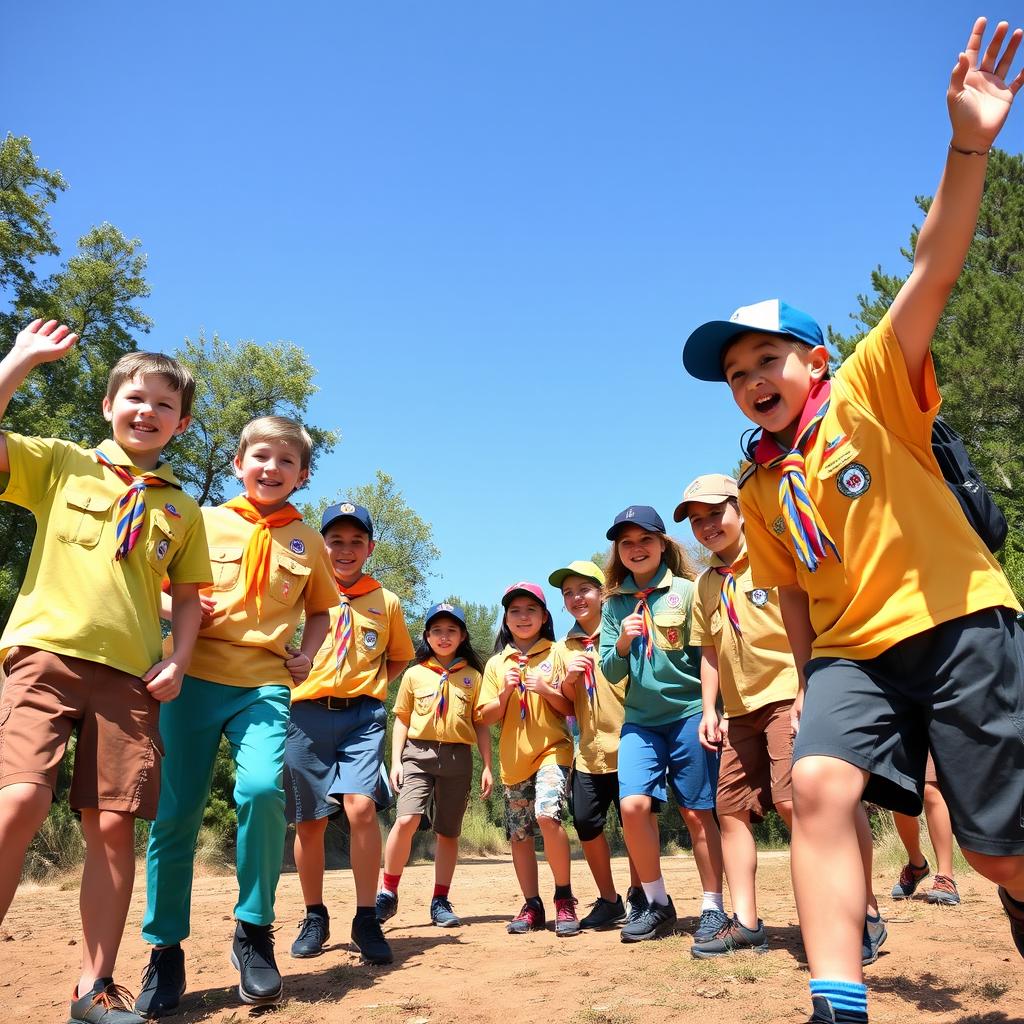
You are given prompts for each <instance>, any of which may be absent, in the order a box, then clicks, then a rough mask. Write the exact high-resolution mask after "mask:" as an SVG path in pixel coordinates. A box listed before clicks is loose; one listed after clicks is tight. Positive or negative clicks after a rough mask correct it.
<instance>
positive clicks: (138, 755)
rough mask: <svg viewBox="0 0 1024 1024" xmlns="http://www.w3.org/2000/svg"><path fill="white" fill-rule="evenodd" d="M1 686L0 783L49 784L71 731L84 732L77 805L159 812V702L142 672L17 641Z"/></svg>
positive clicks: (71, 798)
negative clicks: (39, 648)
mask: <svg viewBox="0 0 1024 1024" xmlns="http://www.w3.org/2000/svg"><path fill="white" fill-rule="evenodd" d="M4 669H5V672H6V677H5V680H4V685H3V691H2V692H0V789H2V788H4V787H5V786H11V785H13V784H14V783H16V782H34V783H36V784H38V785H42V786H49V787H50V789H51V790H52V791H53V792H54V793H56V789H57V772H58V769H59V768H60V762H61V759H62V758H63V757H64V751H65V750H66V749H67V745H68V739H69V738H70V736H71V733H72V731H74V732H76V733H77V735H78V743H77V746H76V747H75V768H74V773H73V775H72V778H71V792H70V793H69V795H68V802H69V803H70V804H71V806H72V808H74V809H75V810H76V811H77V810H82V809H84V808H97V809H99V810H104V811H127V812H128V813H130V814H133V815H134V816H135V817H137V818H148V819H150V820H152V819H153V818H155V817H156V807H157V801H158V800H159V797H160V759H161V758H162V757H163V752H164V749H163V745H162V744H161V742H160V729H159V721H160V704H159V701H157V700H155V699H154V698H153V697H151V696H150V695H149V693H148V692H147V691H146V687H145V686H144V685H143V683H142V681H141V680H140V679H139V677H138V676H132V675H128V673H127V672H120V671H118V670H117V669H114V668H110V667H109V666H108V665H101V664H99V663H98V662H95V661H85V660H83V659H82V658H71V657H67V656H66V655H60V654H51V653H50V652H49V651H40V650H38V649H36V648H34V647H15V648H13V649H12V650H11V652H10V653H9V654H8V656H7V660H6V661H5V662H4Z"/></svg>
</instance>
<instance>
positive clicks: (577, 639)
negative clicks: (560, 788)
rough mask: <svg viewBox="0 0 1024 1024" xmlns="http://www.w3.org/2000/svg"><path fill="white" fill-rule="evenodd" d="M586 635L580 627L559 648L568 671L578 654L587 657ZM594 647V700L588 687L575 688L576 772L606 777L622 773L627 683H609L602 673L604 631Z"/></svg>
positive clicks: (579, 685)
mask: <svg viewBox="0 0 1024 1024" xmlns="http://www.w3.org/2000/svg"><path fill="white" fill-rule="evenodd" d="M585 639H586V634H585V633H584V632H583V630H582V629H580V627H579V626H578V625H574V626H573V627H572V629H570V630H569V632H568V634H567V635H566V637H565V639H564V640H563V641H562V642H561V643H560V644H559V647H560V649H561V654H562V657H563V659H564V661H565V664H566V666H567V667H568V664H569V662H570V661H571V660H572V658H573V656H574V655H576V654H584V653H586V648H585V647H584V645H583V641H584V640H585ZM590 639H591V640H593V643H594V650H593V655H594V665H595V669H594V700H593V702H591V700H590V698H589V697H588V696H587V687H586V684H585V683H584V682H583V680H582V679H580V681H579V683H578V684H577V686H576V698H575V711H576V724H577V726H578V727H579V730H580V746H579V750H578V751H577V752H576V768H577V770H579V771H581V772H587V774H589V775H606V774H608V773H609V772H614V771H618V769H619V733H620V732H621V731H622V723H623V722H624V721H625V720H626V683H627V682H628V679H627V678H623V679H622V680H620V681H619V682H618V683H610V682H608V680H607V679H605V677H604V673H602V671H601V658H600V652H599V647H600V639H601V630H600V628H598V630H597V632H596V633H595V634H594V635H593V636H592V637H591V638H590Z"/></svg>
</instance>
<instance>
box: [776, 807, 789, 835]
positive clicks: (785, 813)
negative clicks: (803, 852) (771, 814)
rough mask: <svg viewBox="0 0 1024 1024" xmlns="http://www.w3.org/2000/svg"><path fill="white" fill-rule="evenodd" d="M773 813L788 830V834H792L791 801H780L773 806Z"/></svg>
mask: <svg viewBox="0 0 1024 1024" xmlns="http://www.w3.org/2000/svg"><path fill="white" fill-rule="evenodd" d="M775 813H776V814H777V815H778V816H779V817H780V818H781V819H782V821H783V823H784V824H785V826H786V828H788V829H789V834H790V835H792V834H793V801H792V800H780V801H779V802H778V803H777V804H776V805H775Z"/></svg>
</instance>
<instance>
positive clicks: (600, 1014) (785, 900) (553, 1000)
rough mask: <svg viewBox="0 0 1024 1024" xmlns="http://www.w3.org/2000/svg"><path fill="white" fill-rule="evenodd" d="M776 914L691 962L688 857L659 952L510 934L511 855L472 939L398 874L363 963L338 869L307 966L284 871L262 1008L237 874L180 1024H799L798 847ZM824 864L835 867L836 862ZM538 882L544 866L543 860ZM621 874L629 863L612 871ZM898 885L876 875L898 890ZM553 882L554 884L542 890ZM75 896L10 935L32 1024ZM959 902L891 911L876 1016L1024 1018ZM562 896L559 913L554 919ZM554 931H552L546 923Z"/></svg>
mask: <svg viewBox="0 0 1024 1024" xmlns="http://www.w3.org/2000/svg"><path fill="white" fill-rule="evenodd" d="M762 858H763V859H762V867H761V874H760V892H761V898H762V916H763V917H764V918H765V920H766V922H767V923H768V926H769V936H770V943H771V951H770V952H769V953H768V954H766V955H763V956H757V957H755V956H754V955H753V954H749V953H747V954H743V955H738V956H734V957H729V958H724V959H722V960H716V961H710V962H709V961H696V960H694V959H693V958H692V957H691V956H690V937H689V935H688V934H685V932H687V931H689V930H691V929H692V928H693V927H694V913H695V911H696V910H697V909H698V906H699V904H698V900H697V896H698V889H699V886H698V882H697V875H696V872H695V870H694V866H693V861H692V859H691V858H690V857H689V856H678V857H669V858H666V859H665V861H664V865H665V876H666V879H667V881H668V885H669V890H670V891H671V892H672V893H673V894H674V898H675V901H676V906H677V909H678V911H679V913H680V915H681V916H680V933H679V934H678V935H676V936H674V937H672V938H669V939H665V940H663V941H661V942H651V943H643V944H640V945H637V946H627V945H623V944H622V943H621V942H620V941H619V939H618V935H617V934H616V933H615V932H603V933H584V934H582V935H580V936H578V937H575V938H570V939H556V938H555V935H554V933H553V931H551V930H548V931H546V932H543V933H535V934H532V935H525V936H510V935H507V934H506V933H505V923H506V921H507V920H508V919H509V917H510V916H511V915H512V914H514V913H515V912H516V911H517V910H518V909H519V902H520V898H519V895H518V892H517V889H516V884H515V878H514V875H513V871H512V865H511V862H510V861H508V860H507V859H501V858H495V859H487V860H475V861H470V862H468V863H467V862H463V863H460V865H459V869H458V872H457V873H456V876H455V885H454V887H453V890H452V902H453V904H454V905H455V909H456V911H457V912H458V913H459V914H461V915H462V917H463V920H464V921H465V924H464V925H463V927H462V928H459V929H453V930H450V931H443V930H441V929H437V928H433V927H431V925H430V922H429V916H428V914H427V905H428V903H429V897H430V893H431V887H432V883H433V873H432V867H431V865H429V864H425V865H420V866H414V867H410V868H408V869H407V870H406V873H405V875H404V876H403V879H402V889H401V906H400V908H399V912H398V915H397V917H395V918H394V919H392V920H391V921H389V922H388V924H387V925H386V926H385V932H386V934H387V936H388V939H389V941H390V942H391V944H392V947H393V949H394V952H395V963H394V964H393V965H391V966H389V967H367V966H363V965H361V964H360V962H359V959H358V956H357V954H355V953H354V952H353V951H352V948H351V946H350V944H349V935H348V932H349V926H350V921H351V914H352V897H353V889H352V879H351V876H350V873H349V872H348V871H332V872H329V874H328V883H327V901H328V905H329V907H330V909H331V910H332V912H333V915H334V916H333V920H332V928H333V935H332V938H331V944H330V946H329V948H328V950H327V952H326V953H325V954H324V955H323V956H322V957H320V958H318V959H316V960H293V959H291V957H290V956H289V955H288V948H289V946H290V945H291V941H292V939H293V938H294V936H295V933H296V932H295V929H296V926H297V923H298V921H299V919H300V918H301V916H302V900H301V896H300V894H299V885H298V878H297V876H296V875H294V874H288V875H285V876H284V877H283V878H282V880H281V887H280V889H279V892H278V914H279V919H278V924H279V931H278V933H277V944H278V953H279V958H278V959H279V966H280V967H281V968H282V971H283V973H284V976H285V1001H284V1002H283V1004H282V1005H281V1006H280V1007H278V1008H277V1009H275V1010H270V1011H252V1010H250V1009H249V1008H247V1007H245V1006H243V1005H242V1004H241V1003H240V1001H239V999H238V997H237V992H236V986H237V982H238V976H237V974H236V973H235V972H234V971H233V970H232V969H231V966H230V964H229V962H228V953H229V950H230V942H231V933H232V918H231V908H232V903H233V895H232V893H233V880H232V879H231V878H226V877H218V876H209V875H208V876H206V877H201V878H198V879H197V880H196V885H195V892H194V897H193V907H192V923H193V935H192V937H191V938H190V939H189V940H188V942H187V943H186V945H185V950H186V958H187V960H186V963H187V971H188V993H187V994H186V996H185V998H184V1000H183V1003H182V1011H181V1013H180V1014H179V1016H177V1017H175V1018H173V1019H174V1020H176V1021H181V1022H183V1024H193V1022H200V1021H201V1022H204V1024H205V1022H210V1024H245V1022H246V1021H248V1020H249V1018H250V1017H256V1016H265V1017H269V1018H270V1021H268V1022H265V1024H272V1022H273V1024H276V1022H281V1024H284V1022H291V1021H296V1022H298V1021H303V1022H305V1021H309V1022H321V1021H322V1022H329V1024H342V1022H345V1024H348V1022H357V1024H362V1022H367V1024H428V1022H429V1024H441V1022H455V1024H527V1022H529V1024H534V1022H539V1021H545V1022H548V1021H550V1022H556V1021H557V1022H560V1024H660V1022H682V1024H698V1022H699V1024H709V1022H712V1021H728V1022H734V1021H750V1022H756V1024H767V1022H775V1021H779V1022H785V1024H794V1022H797V1021H804V1020H806V1018H807V1016H808V1005H809V1004H808V998H807V971H806V968H805V966H804V965H803V963H802V959H801V957H802V954H801V945H800V938H799V930H798V928H797V925H796V913H795V908H794V904H793V897H792V893H791V891H790V885H789V878H788V867H789V865H788V857H787V855H786V854H779V853H775V854H763V855H762ZM574 869H575V878H576V888H577V893H578V895H579V896H580V897H581V909H582V904H583V903H585V902H586V901H588V900H589V899H592V898H593V895H592V883H591V880H590V878H589V875H588V874H587V870H586V866H585V864H584V863H582V862H579V863H576V864H574ZM823 870H825V868H824V867H823ZM541 871H542V878H544V874H543V873H544V872H545V868H544V866H543V865H541ZM615 871H616V877H617V878H621V879H623V880H625V878H626V875H627V872H626V865H625V862H624V861H622V860H618V861H616V864H615ZM892 881H893V880H892V879H891V878H888V877H884V876H881V875H879V876H878V878H877V880H876V887H877V890H878V892H879V893H880V894H884V893H888V891H889V888H890V886H891V884H892ZM141 882H142V874H141V873H140V885H139V888H138V889H137V891H136V893H135V898H134V900H133V903H132V911H131V914H130V916H129V920H128V930H127V933H126V937H125V941H124V944H123V946H122V950H121V959H120V963H119V970H118V980H119V981H120V982H121V983H122V984H124V985H127V986H128V987H129V988H131V989H133V990H135V989H136V988H137V986H138V982H139V977H140V974H141V971H142V967H143V965H144V963H145V961H146V958H147V955H148V951H147V947H145V946H144V945H143V943H142V941H141V939H140V938H139V921H140V917H141V913H142V909H143V905H144V902H145V894H144V892H143V891H142V884H141ZM545 884H546V883H545ZM76 888H77V887H76V885H75V883H74V882H73V881H71V882H68V883H66V884H65V885H63V886H33V885H27V886H25V887H23V889H21V890H20V891H19V893H18V896H17V898H16V899H15V902H14V905H13V907H12V908H11V912H10V915H9V917H8V920H7V922H6V924H5V928H4V930H3V931H0V965H2V970H0V1008H2V1009H3V1011H5V1012H4V1016H3V1019H4V1020H17V1021H19V1022H20V1024H36V1022H53V1021H63V1020H65V1019H66V1010H67V1003H68V995H69V992H70V989H71V985H72V984H73V980H74V978H75V976H76V975H77V966H78V959H79V950H78V948H77V946H78V920H77V896H76ZM961 892H962V894H963V903H962V905H961V906H960V907H959V908H952V909H946V908H938V907H931V906H929V905H927V904H926V903H924V902H923V901H919V900H914V901H911V902H910V903H897V904H894V903H891V902H889V901H888V900H887V899H883V900H882V913H883V915H884V916H885V917H886V918H887V919H888V929H889V939H888V942H887V943H886V944H885V946H884V947H883V949H882V955H881V958H880V959H879V961H878V963H876V964H875V965H874V966H872V967H869V968H868V969H867V974H868V983H869V986H870V991H871V996H870V998H871V1020H872V1021H873V1022H876V1024H877V1022H882V1021H893V1022H896V1021H899V1022H905V1021H910V1020H913V1021H927V1022H929V1024H947V1022H948V1024H952V1022H957V1024H1010V1022H1019V1021H1024V981H1022V979H1024V971H1022V968H1024V964H1022V962H1021V960H1020V958H1019V957H1018V955H1017V953H1016V950H1015V949H1014V947H1013V945H1012V943H1011V942H1010V938H1009V932H1008V929H1007V926H1006V922H1005V918H1004V917H1003V914H1002V912H1001V910H1000V908H999V906H998V903H997V900H996V897H995V892H994V890H993V888H992V887H991V886H989V885H987V884H986V883H983V882H982V881H981V880H980V879H978V878H977V877H976V876H971V877H967V878H965V879H963V880H962V884H961ZM547 902H548V906H549V912H550V910H551V906H550V901H547ZM550 927H551V925H549V929H550Z"/></svg>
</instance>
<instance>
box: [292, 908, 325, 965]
mask: <svg viewBox="0 0 1024 1024" xmlns="http://www.w3.org/2000/svg"><path fill="white" fill-rule="evenodd" d="M330 937H331V915H330V914H328V913H327V910H326V908H325V909H324V910H323V911H320V910H310V909H308V908H307V910H306V916H305V917H304V918H303V919H302V920H301V921H300V922H299V934H298V935H297V936H296V938H295V941H294V942H293V943H292V956H294V957H296V958H297V959H299V960H304V959H306V958H307V957H311V956H319V955H320V954H321V953H322V952H323V951H324V946H325V945H326V944H327V940H328V939H329V938H330Z"/></svg>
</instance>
